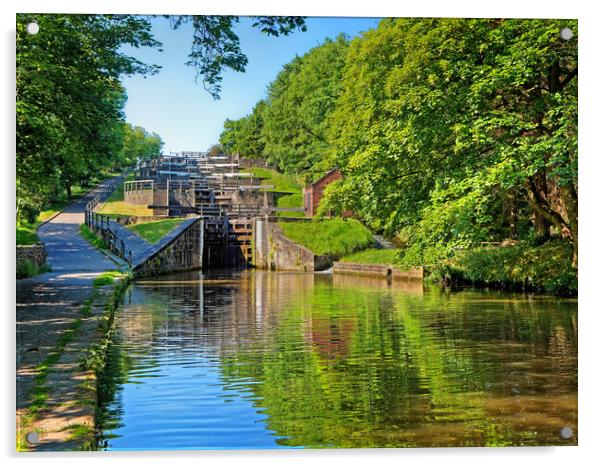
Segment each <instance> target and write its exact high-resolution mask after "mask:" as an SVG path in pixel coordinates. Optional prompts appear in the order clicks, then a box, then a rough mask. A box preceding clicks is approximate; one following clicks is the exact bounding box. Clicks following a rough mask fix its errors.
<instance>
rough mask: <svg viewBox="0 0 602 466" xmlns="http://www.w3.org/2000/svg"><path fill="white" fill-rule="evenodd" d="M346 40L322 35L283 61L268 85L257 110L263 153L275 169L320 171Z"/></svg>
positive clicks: (313, 174)
mask: <svg viewBox="0 0 602 466" xmlns="http://www.w3.org/2000/svg"><path fill="white" fill-rule="evenodd" d="M348 46H349V43H348V40H347V39H346V38H345V37H344V36H343V35H340V36H339V37H337V38H336V39H334V40H331V39H327V40H326V41H325V42H324V43H323V44H321V45H319V46H317V47H314V48H313V49H311V50H310V51H309V52H307V53H306V54H305V55H303V56H302V57H298V58H295V59H294V60H293V61H292V62H291V63H289V64H288V65H286V66H285V67H284V69H283V70H282V71H281V72H280V73H279V74H278V76H277V77H276V79H275V80H274V82H272V83H271V84H270V86H269V88H268V96H267V99H266V108H265V110H264V112H263V130H262V134H263V138H264V141H265V148H264V155H265V156H266V157H267V158H268V159H269V160H270V161H272V162H273V163H275V164H276V165H277V166H278V167H279V168H280V169H281V170H283V171H286V172H294V173H299V174H307V175H308V177H309V178H315V177H318V176H320V175H322V174H323V173H324V172H326V171H328V169H330V168H332V166H331V165H332V164H333V163H334V162H335V161H334V160H333V159H327V154H328V149H329V143H328V141H327V138H326V133H327V128H328V116H329V114H330V113H331V112H332V111H333V110H334V108H335V104H336V102H337V99H338V97H339V93H340V89H341V78H342V70H343V66H344V64H345V57H346V54H347V48H348Z"/></svg>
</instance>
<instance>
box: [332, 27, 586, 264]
mask: <svg viewBox="0 0 602 466" xmlns="http://www.w3.org/2000/svg"><path fill="white" fill-rule="evenodd" d="M563 27H570V28H571V29H572V30H573V32H574V33H576V32H577V24H576V21H554V20H493V19H481V20H465V19H392V20H383V21H382V22H381V23H380V25H379V27H378V28H377V29H376V30H374V31H369V32H368V33H366V34H365V35H364V37H362V38H359V39H356V40H354V41H353V43H352V44H351V48H350V51H349V54H348V55H347V63H346V67H345V71H344V78H343V90H342V93H341V96H340V98H339V101H338V102H337V106H336V110H335V111H334V112H333V114H332V116H331V118H330V126H329V127H330V133H329V134H330V139H329V140H330V143H331V150H332V152H333V154H334V155H335V157H336V158H337V160H338V162H339V164H340V165H341V166H342V168H343V171H344V174H345V180H344V182H342V183H338V186H336V187H334V188H333V189H331V190H330V193H329V196H327V200H326V201H325V202H329V201H330V203H331V204H338V205H339V207H340V208H343V207H348V208H352V209H353V210H354V211H355V212H357V213H358V214H359V215H360V216H362V217H363V218H364V219H365V220H366V221H368V222H369V223H370V224H371V225H372V226H374V227H375V228H379V229H384V230H386V231H389V232H396V231H399V230H400V229H404V228H410V229H411V232H410V243H412V242H413V243H414V245H415V249H416V250H420V251H426V250H428V249H429V248H431V247H434V248H436V247H437V246H442V245H444V246H445V247H443V248H442V249H441V252H442V254H443V255H445V254H447V253H449V251H450V250H451V247H453V246H458V245H466V244H471V243H472V242H474V241H483V240H491V239H502V238H503V237H506V236H512V232H513V230H516V225H512V223H513V222H514V221H513V217H514V216H516V215H518V214H520V213H521V212H523V211H524V209H525V206H527V208H528V209H529V211H530V215H531V216H532V220H533V223H534V228H535V230H536V232H537V234H538V235H540V236H544V237H545V236H546V235H548V234H549V233H550V232H552V233H555V234H558V235H562V236H564V237H566V238H567V239H568V240H569V241H571V242H572V244H573V245H574V262H575V264H576V261H577V244H578V243H577V237H578V235H577V231H578V226H577V195H576V193H577V118H576V115H577V113H576V112H577V80H576V76H577V47H576V41H577V39H576V36H575V37H574V38H573V39H571V40H570V41H565V40H563V39H562V38H561V37H560V31H561V29H562V28H563ZM514 223H515V222H514ZM550 226H551V227H552V228H550ZM543 239H545V238H543ZM419 256H420V254H418V256H417V257H416V259H417V261H420V260H424V259H425V258H424V257H419Z"/></svg>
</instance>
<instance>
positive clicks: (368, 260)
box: [339, 248, 399, 265]
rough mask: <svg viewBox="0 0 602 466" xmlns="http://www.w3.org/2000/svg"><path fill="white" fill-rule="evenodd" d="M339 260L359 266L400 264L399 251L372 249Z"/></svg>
mask: <svg viewBox="0 0 602 466" xmlns="http://www.w3.org/2000/svg"><path fill="white" fill-rule="evenodd" d="M339 260H340V261H341V262H354V263H357V264H384V265H396V264H398V263H399V250H398V249H375V248H370V249H364V250H363V251H359V252H354V253H353V254H349V255H348V256H344V257H341V258H340V259H339Z"/></svg>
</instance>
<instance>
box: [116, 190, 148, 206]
mask: <svg viewBox="0 0 602 466" xmlns="http://www.w3.org/2000/svg"><path fill="white" fill-rule="evenodd" d="M123 200H124V201H125V202H127V203H128V204H133V205H144V206H148V205H151V204H152V203H153V190H152V189H138V190H131V191H124V192H123Z"/></svg>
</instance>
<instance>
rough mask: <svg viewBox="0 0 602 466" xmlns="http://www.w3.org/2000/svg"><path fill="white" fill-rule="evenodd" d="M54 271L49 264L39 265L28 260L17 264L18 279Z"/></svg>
mask: <svg viewBox="0 0 602 466" xmlns="http://www.w3.org/2000/svg"><path fill="white" fill-rule="evenodd" d="M51 270H52V269H51V268H50V266H49V265H48V264H44V265H41V266H40V265H38V264H36V263H35V262H32V261H30V260H28V259H25V260H24V261H23V262H21V263H19V264H17V278H30V277H35V276H36V275H39V274H41V273H44V272H50V271H51Z"/></svg>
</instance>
